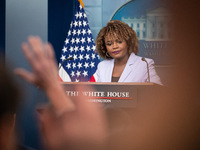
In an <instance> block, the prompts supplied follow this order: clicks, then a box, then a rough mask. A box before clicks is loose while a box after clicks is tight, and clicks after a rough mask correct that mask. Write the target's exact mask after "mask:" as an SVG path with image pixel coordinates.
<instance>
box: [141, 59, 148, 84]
mask: <svg viewBox="0 0 200 150" xmlns="http://www.w3.org/2000/svg"><path fill="white" fill-rule="evenodd" d="M142 61H145V62H146V64H147V74H148V82H150V75H149V64H148V62H147V60H146V59H145V58H144V57H142Z"/></svg>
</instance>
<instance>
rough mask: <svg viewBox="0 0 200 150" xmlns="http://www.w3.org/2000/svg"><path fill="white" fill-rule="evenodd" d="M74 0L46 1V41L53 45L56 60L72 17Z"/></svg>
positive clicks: (58, 58)
mask: <svg viewBox="0 0 200 150" xmlns="http://www.w3.org/2000/svg"><path fill="white" fill-rule="evenodd" d="M73 9H74V0H67V1H66V0H59V1H55V0H49V1H48V41H49V42H50V43H51V44H52V45H53V47H54V49H55V53H56V59H57V62H59V60H60V53H61V50H62V48H63V45H64V41H65V39H66V37H67V32H68V30H69V26H70V23H71V20H72V17H73Z"/></svg>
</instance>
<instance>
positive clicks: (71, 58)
mask: <svg viewBox="0 0 200 150" xmlns="http://www.w3.org/2000/svg"><path fill="white" fill-rule="evenodd" d="M73 59H74V58H73V57H68V58H66V59H65V60H63V61H62V63H61V65H60V67H59V69H58V70H60V68H61V67H62V65H63V64H64V63H65V62H66V61H68V60H73Z"/></svg>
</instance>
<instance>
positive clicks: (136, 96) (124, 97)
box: [62, 82, 163, 108]
mask: <svg viewBox="0 0 200 150" xmlns="http://www.w3.org/2000/svg"><path fill="white" fill-rule="evenodd" d="M62 86H63V87H64V89H65V92H66V94H67V95H68V96H69V97H70V98H71V99H73V97H76V96H78V95H79V94H80V92H82V93H81V94H84V95H87V96H88V97H89V101H90V102H98V103H102V104H103V105H105V107H115V108H135V107H137V106H138V105H140V104H141V103H142V102H143V101H144V100H146V99H148V98H150V97H152V96H156V93H159V91H160V89H162V87H163V86H160V85H158V84H155V83H117V82H115V83H114V82H111V83H110V82H109V83H107V82H65V83H62ZM78 86H82V87H84V88H83V89H84V90H83V91H77V87H78ZM91 89H92V90H91Z"/></svg>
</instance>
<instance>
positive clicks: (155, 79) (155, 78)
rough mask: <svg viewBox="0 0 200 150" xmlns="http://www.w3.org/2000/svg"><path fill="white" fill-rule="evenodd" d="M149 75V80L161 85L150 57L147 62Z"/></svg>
mask: <svg viewBox="0 0 200 150" xmlns="http://www.w3.org/2000/svg"><path fill="white" fill-rule="evenodd" d="M148 64H149V76H150V81H151V82H153V83H156V84H160V85H163V84H162V82H161V80H160V77H159V76H158V74H157V72H156V69H155V63H154V61H153V59H150V60H149V62H148Z"/></svg>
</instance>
